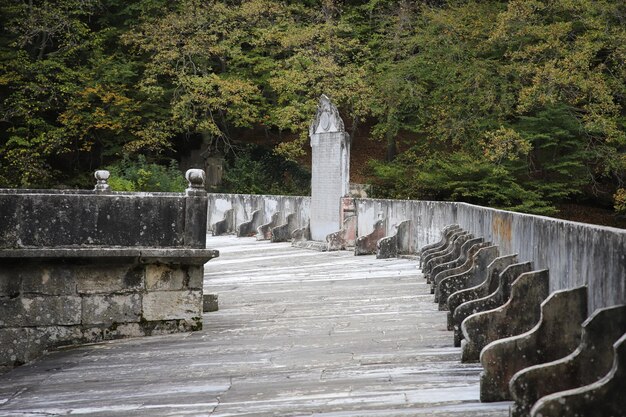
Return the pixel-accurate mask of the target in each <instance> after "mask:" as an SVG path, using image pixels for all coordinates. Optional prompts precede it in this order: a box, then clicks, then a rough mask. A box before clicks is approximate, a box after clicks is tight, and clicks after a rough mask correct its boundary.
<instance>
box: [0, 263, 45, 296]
mask: <svg viewBox="0 0 626 417" xmlns="http://www.w3.org/2000/svg"><path fill="white" fill-rule="evenodd" d="M29 269H30V268H29ZM32 269H35V268H32ZM21 275H22V274H21V271H20V268H18V267H16V266H14V265H6V266H4V267H3V268H0V297H10V298H14V297H17V296H19V295H20V293H21V292H22V276H21ZM28 275H30V274H28ZM37 278H39V277H37Z"/></svg>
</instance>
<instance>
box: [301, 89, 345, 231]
mask: <svg viewBox="0 0 626 417" xmlns="http://www.w3.org/2000/svg"><path fill="white" fill-rule="evenodd" d="M309 136H310V138H311V148H312V150H313V161H312V175H311V239H312V240H317V241H325V240H326V236H327V235H329V234H331V233H333V232H336V231H337V230H339V229H340V228H341V213H340V212H341V198H342V197H344V196H346V195H347V194H348V192H349V186H350V178H349V176H350V136H349V135H348V134H347V133H346V132H345V129H344V125H343V120H341V117H340V116H339V112H338V111H337V108H336V107H335V106H334V105H333V104H332V103H331V102H330V99H329V98H328V97H326V96H325V95H322V97H320V102H319V105H318V107H317V114H316V116H315V120H314V121H313V123H311V127H310V129H309Z"/></svg>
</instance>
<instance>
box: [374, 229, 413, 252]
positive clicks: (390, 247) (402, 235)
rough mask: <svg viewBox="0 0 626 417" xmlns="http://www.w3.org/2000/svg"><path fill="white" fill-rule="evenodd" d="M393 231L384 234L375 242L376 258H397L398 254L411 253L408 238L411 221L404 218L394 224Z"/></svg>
mask: <svg viewBox="0 0 626 417" xmlns="http://www.w3.org/2000/svg"><path fill="white" fill-rule="evenodd" d="M394 228H395V233H394V234H392V235H391V236H385V237H384V238H382V239H379V240H378V242H377V243H376V259H388V258H397V257H398V256H399V255H408V254H410V253H411V247H410V239H409V236H410V235H411V233H412V231H411V221H410V220H405V221H403V222H400V224H399V225H397V226H394Z"/></svg>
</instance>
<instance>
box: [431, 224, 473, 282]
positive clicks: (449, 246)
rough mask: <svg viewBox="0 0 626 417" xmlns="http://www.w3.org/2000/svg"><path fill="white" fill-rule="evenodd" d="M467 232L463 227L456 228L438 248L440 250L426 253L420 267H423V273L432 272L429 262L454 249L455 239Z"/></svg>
mask: <svg viewBox="0 0 626 417" xmlns="http://www.w3.org/2000/svg"><path fill="white" fill-rule="evenodd" d="M466 233H467V232H466V231H464V230H462V229H454V230H452V231H451V233H450V235H449V236H448V238H447V240H446V243H445V245H444V246H443V247H442V248H440V249H438V250H434V251H432V252H430V253H428V254H427V255H424V256H422V257H421V258H420V262H421V264H420V268H421V269H422V273H424V274H425V275H426V274H427V273H428V272H430V265H429V262H430V260H431V259H433V258H436V257H438V256H442V255H444V254H446V253H448V252H449V251H451V250H452V249H453V245H454V241H455V240H456V239H457V238H458V237H459V236H462V235H464V234H466Z"/></svg>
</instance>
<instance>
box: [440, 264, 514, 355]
mask: <svg viewBox="0 0 626 417" xmlns="http://www.w3.org/2000/svg"><path fill="white" fill-rule="evenodd" d="M516 262H517V255H507V256H501V257H499V258H496V259H494V261H493V262H492V263H491V264H489V266H488V267H487V279H485V280H484V281H483V282H481V283H480V284H478V285H476V286H475V287H473V288H468V289H465V290H461V291H459V292H457V293H454V294H452V295H451V296H450V297H448V307H449V308H450V309H453V308H454V310H453V311H452V310H451V311H452V314H449V315H448V318H449V321H448V329H450V328H452V330H454V346H455V347H459V346H461V340H462V339H463V332H462V331H461V323H463V320H465V319H466V318H467V317H469V316H471V315H472V314H474V313H477V312H479V310H480V311H484V309H485V307H486V306H485V305H484V302H485V300H483V299H484V298H485V297H488V296H489V295H490V294H493V293H495V292H496V291H497V290H498V285H500V274H501V273H502V272H504V270H505V269H506V268H507V267H509V266H510V265H513V264H515V263H516ZM455 303H457V304H458V305H457V306H456V307H455Z"/></svg>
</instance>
